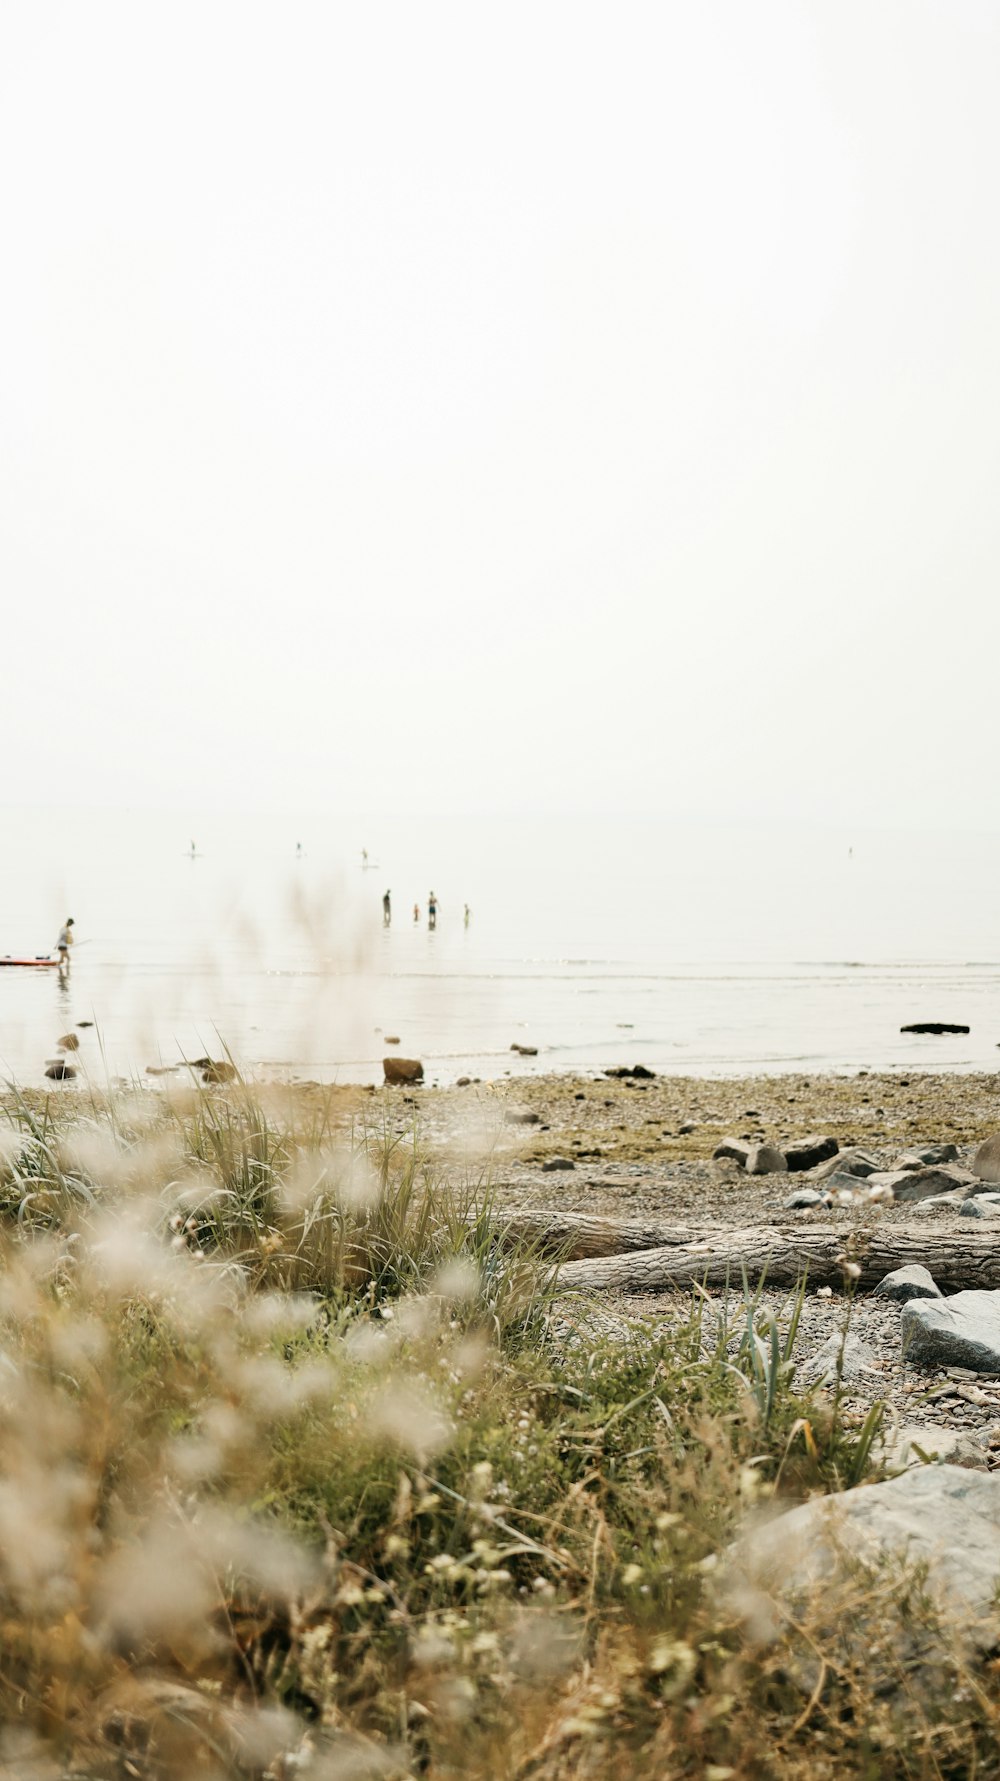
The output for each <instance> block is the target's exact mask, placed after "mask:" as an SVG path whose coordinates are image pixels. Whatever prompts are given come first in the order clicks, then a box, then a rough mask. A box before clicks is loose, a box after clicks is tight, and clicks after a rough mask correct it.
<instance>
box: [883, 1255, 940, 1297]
mask: <svg viewBox="0 0 1000 1781" xmlns="http://www.w3.org/2000/svg"><path fill="white" fill-rule="evenodd" d="M872 1297H873V1298H876V1299H896V1300H897V1301H898V1302H899V1303H900V1304H903V1305H905V1304H908V1303H909V1301H910V1299H941V1298H943V1297H944V1294H943V1293H942V1291H941V1288H940V1287H939V1286H935V1284H934V1281H933V1278H932V1277H931V1275H930V1273H929V1272H928V1270H927V1269H926V1268H923V1267H921V1265H920V1263H919V1262H911V1263H910V1264H909V1266H908V1267H905V1268H893V1270H892V1273H891V1274H885V1275H883V1277H882V1279H881V1280H880V1281H879V1283H878V1285H877V1286H876V1288H875V1291H874V1292H873V1294H872Z"/></svg>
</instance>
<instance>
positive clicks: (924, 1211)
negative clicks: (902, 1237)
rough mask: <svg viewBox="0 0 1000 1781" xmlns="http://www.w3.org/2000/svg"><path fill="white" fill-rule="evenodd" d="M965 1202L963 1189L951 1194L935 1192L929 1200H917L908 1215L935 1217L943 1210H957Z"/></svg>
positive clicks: (959, 1209) (913, 1216)
mask: <svg viewBox="0 0 1000 1781" xmlns="http://www.w3.org/2000/svg"><path fill="white" fill-rule="evenodd" d="M965 1204H966V1195H965V1192H964V1189H963V1190H959V1191H957V1192H955V1193H953V1194H935V1195H934V1198H933V1199H931V1200H918V1202H917V1204H916V1205H915V1206H914V1208H913V1211H912V1213H911V1214H910V1216H911V1217H912V1218H937V1217H939V1216H940V1215H941V1214H942V1213H943V1212H959V1211H961V1209H962V1207H963V1206H964V1205H965ZM970 1204H971V1202H970Z"/></svg>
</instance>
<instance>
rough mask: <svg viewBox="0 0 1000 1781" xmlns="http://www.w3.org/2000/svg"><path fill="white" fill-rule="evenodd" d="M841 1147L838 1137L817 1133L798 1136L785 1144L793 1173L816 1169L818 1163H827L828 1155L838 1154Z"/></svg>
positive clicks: (786, 1157) (786, 1160)
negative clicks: (822, 1135) (823, 1135)
mask: <svg viewBox="0 0 1000 1781" xmlns="http://www.w3.org/2000/svg"><path fill="white" fill-rule="evenodd" d="M839 1149H840V1145H839V1144H838V1143H837V1140H836V1138H828V1137H826V1138H824V1137H820V1136H817V1135H815V1134H814V1135H813V1136H812V1137H809V1138H796V1139H794V1140H793V1142H792V1143H791V1144H786V1145H785V1162H786V1163H787V1165H788V1168H789V1169H790V1170H791V1171H792V1172H793V1173H795V1172H797V1171H798V1170H800V1169H814V1168H815V1167H816V1164H817V1163H825V1162H826V1160H827V1157H831V1156H836V1155H837V1153H838V1151H839Z"/></svg>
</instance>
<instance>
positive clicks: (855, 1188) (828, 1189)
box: [823, 1175, 868, 1199]
mask: <svg viewBox="0 0 1000 1781" xmlns="http://www.w3.org/2000/svg"><path fill="white" fill-rule="evenodd" d="M867 1187H868V1182H867V1180H865V1181H860V1180H859V1179H858V1177H857V1176H856V1175H830V1176H829V1177H828V1178H827V1180H826V1181H824V1183H823V1190H824V1192H825V1193H826V1194H827V1196H828V1197H830V1196H832V1195H835V1194H849V1195H850V1196H851V1198H852V1199H853V1197H854V1196H855V1194H857V1195H858V1196H859V1197H860V1198H861V1199H867V1197H868V1195H867V1191H866V1190H867Z"/></svg>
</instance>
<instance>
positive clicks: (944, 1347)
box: [899, 1288, 1000, 1373]
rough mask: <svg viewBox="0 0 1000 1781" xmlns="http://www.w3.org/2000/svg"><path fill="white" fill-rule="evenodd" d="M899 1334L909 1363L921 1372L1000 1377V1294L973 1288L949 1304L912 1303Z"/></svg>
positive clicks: (947, 1301) (945, 1301) (937, 1301)
mask: <svg viewBox="0 0 1000 1781" xmlns="http://www.w3.org/2000/svg"><path fill="white" fill-rule="evenodd" d="M899 1333H900V1337H901V1339H902V1343H903V1353H904V1354H905V1356H906V1358H907V1360H909V1361H916V1362H918V1363H919V1365H921V1366H926V1367H932V1366H940V1367H972V1368H973V1369H974V1370H975V1371H976V1372H977V1373H1000V1292H989V1291H986V1290H985V1289H983V1288H973V1289H972V1290H971V1291H969V1292H957V1293H954V1294H952V1295H951V1297H949V1298H946V1299H911V1300H910V1302H909V1304H908V1305H904V1306H903V1310H902V1315H901V1317H900V1320H899Z"/></svg>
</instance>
